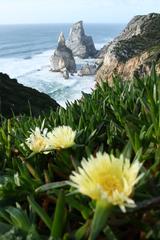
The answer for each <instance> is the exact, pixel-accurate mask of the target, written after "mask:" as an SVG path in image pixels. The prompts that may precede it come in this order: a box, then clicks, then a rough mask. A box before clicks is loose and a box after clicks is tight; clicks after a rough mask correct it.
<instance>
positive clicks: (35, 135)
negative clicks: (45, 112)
mask: <svg viewBox="0 0 160 240" xmlns="http://www.w3.org/2000/svg"><path fill="white" fill-rule="evenodd" d="M46 134H47V129H46V128H45V129H42V128H41V129H40V128H39V127H36V128H35V130H31V134H30V136H29V138H27V139H26V145H27V146H28V147H29V148H30V150H31V151H33V152H35V153H39V152H42V151H45V149H46V146H47V137H46Z"/></svg>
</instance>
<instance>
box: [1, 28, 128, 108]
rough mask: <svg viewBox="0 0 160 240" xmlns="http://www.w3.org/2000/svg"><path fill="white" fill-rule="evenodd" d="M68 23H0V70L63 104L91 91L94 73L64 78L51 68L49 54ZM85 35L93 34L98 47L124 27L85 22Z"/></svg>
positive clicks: (64, 31)
mask: <svg viewBox="0 0 160 240" xmlns="http://www.w3.org/2000/svg"><path fill="white" fill-rule="evenodd" d="M70 27H71V24H41V25H8V26H7V25H4V26H2V25H0V72H4V73H7V74H9V76H10V77H12V78H16V79H17V80H18V82H20V83H22V84H24V85H26V86H29V87H32V88H36V89H37V90H39V91H41V92H45V93H47V94H48V95H50V96H51V97H52V98H54V99H55V100H57V101H58V102H59V103H60V104H61V105H62V106H65V102H66V101H74V100H75V99H79V98H80V97H81V92H82V91H84V92H87V93H90V92H91V91H92V89H93V88H94V86H95V77H94V76H89V77H79V76H77V74H75V75H74V76H70V79H69V80H67V81H66V80H64V79H63V77H62V75H61V74H60V73H53V72H50V71H49V70H50V57H51V55H52V54H53V51H54V49H55V48H56V46H57V39H58V36H59V34H60V32H63V33H64V34H65V37H66V39H67V37H68V34H69V29H70ZM84 28H85V33H86V35H91V36H92V37H93V40H94V43H95V46H96V48H97V49H100V48H101V47H103V45H104V44H106V43H108V42H109V41H111V40H112V39H113V38H114V37H116V36H117V35H118V34H119V33H120V32H121V31H122V29H123V28H124V25H119V24H84ZM94 61H95V60H93V59H85V60H80V59H76V63H77V66H81V65H83V64H85V63H94Z"/></svg>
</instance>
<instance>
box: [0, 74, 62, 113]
mask: <svg viewBox="0 0 160 240" xmlns="http://www.w3.org/2000/svg"><path fill="white" fill-rule="evenodd" d="M58 106H59V105H58V103H57V102H56V101H55V100H53V99H52V98H50V97H49V96H48V95H47V94H44V93H40V92H38V91H37V90H35V89H32V88H29V87H25V86H23V85H22V84H19V83H18V82H17V80H16V79H10V78H9V76H8V75H7V74H3V73H0V113H1V114H2V115H3V116H5V117H11V116H13V114H14V115H20V114H27V115H30V112H31V113H32V114H33V115H34V116H38V115H39V114H41V113H42V112H47V111H49V110H50V109H52V110H56V108H57V107H58Z"/></svg>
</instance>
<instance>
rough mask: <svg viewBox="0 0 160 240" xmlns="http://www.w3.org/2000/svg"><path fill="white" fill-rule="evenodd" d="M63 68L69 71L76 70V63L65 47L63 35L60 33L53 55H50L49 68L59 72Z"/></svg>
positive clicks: (70, 52)
mask: <svg viewBox="0 0 160 240" xmlns="http://www.w3.org/2000/svg"><path fill="white" fill-rule="evenodd" d="M64 68H66V69H67V70H68V71H69V72H71V73H73V72H75V71H76V64H75V60H74V57H73V54H72V51H71V50H70V49H69V48H68V47H66V45H65V38H64V35H63V33H61V34H60V36H59V39H58V47H57V49H56V50H55V52H54V54H53V56H51V70H52V71H55V72H60V71H61V70H62V69H64Z"/></svg>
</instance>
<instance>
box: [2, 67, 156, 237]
mask: <svg viewBox="0 0 160 240" xmlns="http://www.w3.org/2000/svg"><path fill="white" fill-rule="evenodd" d="M42 125H43V126H44V127H45V128H47V129H48V131H51V130H52V129H54V128H55V127H58V126H62V125H66V126H70V127H71V128H72V129H73V130H74V131H76V138H75V143H76V144H75V145H73V146H72V147H70V148H65V149H54V150H52V151H50V152H49V153H48V154H45V152H40V153H33V152H32V151H31V150H30V149H29V147H28V145H27V144H25V143H26V139H27V138H28V137H29V136H30V132H29V131H30V130H31V129H33V130H34V129H35V127H39V128H41V126H42ZM97 152H107V153H108V154H113V155H114V156H116V157H117V158H120V155H121V156H122V155H123V157H124V158H128V159H129V160H130V161H131V162H132V161H133V160H134V159H138V161H140V162H141V163H142V164H143V165H142V167H141V170H140V172H141V173H143V174H144V176H143V177H142V178H141V179H140V180H139V181H138V183H137V184H136V186H135V188H134V191H133V192H132V194H131V198H132V199H133V200H134V201H135V203H136V206H135V207H134V208H126V213H123V212H122V211H121V210H120V208H119V207H118V206H114V207H113V210H112V211H111V213H110V216H109V218H108V219H107V220H104V222H103V223H102V222H101V220H103V219H102V218H101V220H100V221H99V224H97V225H96V226H98V227H97V228H99V229H98V230H97V231H98V236H97V237H96V238H94V237H93V235H92V237H91V235H90V231H92V230H93V229H92V228H93V222H94V221H95V218H97V216H96V217H95V213H94V212H95V208H96V201H95V200H92V199H91V198H89V197H87V196H85V195H83V194H81V193H78V192H77V191H75V189H74V187H72V186H70V185H69V184H68V180H69V176H70V175H71V172H72V171H73V170H76V171H77V168H78V166H80V163H81V160H82V158H86V159H87V158H88V157H89V156H91V154H92V155H93V156H94V157H96V153H97ZM0 159H1V161H0V169H1V170H0V171H1V174H0V236H1V237H0V239H2V240H10V239H14V240H15V239H17V240H18V239H27V240H30V239H32V240H34V239H35V240H36V239H42V240H43V239H46V240H49V239H50V240H51V239H55V240H58V239H63V240H67V239H76V240H80V239H90V240H92V239H100V240H101V239H109V240H110V239H113V240H116V239H117V240H119V239H120V240H121V239H123V240H124V239H126V240H131V239H142V240H144V239H160V230H159V229H160V222H159V217H160V210H159V205H160V175H159V169H160V165H159V164H160V77H159V76H157V75H156V73H155V71H154V70H153V71H152V75H151V76H146V77H145V78H143V79H134V80H133V81H132V82H123V81H122V80H121V79H120V78H118V77H116V78H115V79H114V86H113V87H110V86H109V85H108V84H107V83H103V84H102V85H101V86H98V87H97V89H96V90H95V91H94V92H93V93H92V94H91V95H88V94H83V99H82V100H81V101H76V102H75V103H74V104H68V107H67V109H66V110H65V109H62V108H60V109H58V110H57V111H56V112H50V114H48V115H41V117H39V118H33V117H27V116H23V117H17V118H12V119H10V120H5V119H3V118H1V128H0ZM95 161H96V158H95ZM102 177H103V176H102ZM66 181H67V182H66ZM49 183H50V184H49ZM46 184H47V185H46ZM93 218H94V220H93ZM99 218H100V212H99ZM97 219H98V218H97ZM91 229H92V230H91ZM89 235H90V238H89Z"/></svg>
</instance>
